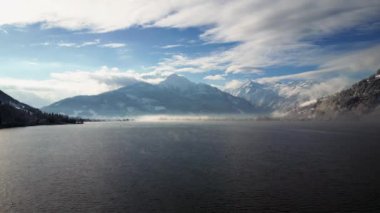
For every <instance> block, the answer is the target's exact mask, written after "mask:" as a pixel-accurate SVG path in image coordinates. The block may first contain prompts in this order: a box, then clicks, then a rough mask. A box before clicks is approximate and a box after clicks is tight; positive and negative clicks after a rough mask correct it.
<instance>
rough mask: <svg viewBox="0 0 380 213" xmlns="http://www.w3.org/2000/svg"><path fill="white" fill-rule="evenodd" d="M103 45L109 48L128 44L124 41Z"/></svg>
mask: <svg viewBox="0 0 380 213" xmlns="http://www.w3.org/2000/svg"><path fill="white" fill-rule="evenodd" d="M100 46H101V47H107V48H122V47H125V46H126V45H125V44H124V43H107V44H102V45H100Z"/></svg>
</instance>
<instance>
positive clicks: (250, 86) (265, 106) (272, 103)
mask: <svg viewBox="0 0 380 213" xmlns="http://www.w3.org/2000/svg"><path fill="white" fill-rule="evenodd" d="M314 84H315V82H312V81H296V80H292V81H289V80H287V81H280V82H276V83H271V84H269V83H266V84H262V83H258V82H255V81H252V80H249V81H247V82H245V83H243V84H242V85H241V86H240V87H238V88H235V89H231V90H228V91H227V92H229V93H230V94H232V95H234V96H237V97H241V98H244V99H245V100H247V101H249V102H250V103H251V104H252V105H253V106H254V107H255V108H256V109H258V110H261V111H262V112H268V113H270V112H274V111H280V112H286V111H289V110H290V109H293V108H294V107H296V106H298V105H300V104H302V103H304V102H306V101H309V100H310V97H308V96H306V95H304V94H303V93H302V91H305V90H307V89H308V88H310V87H312V86H313V85H314Z"/></svg>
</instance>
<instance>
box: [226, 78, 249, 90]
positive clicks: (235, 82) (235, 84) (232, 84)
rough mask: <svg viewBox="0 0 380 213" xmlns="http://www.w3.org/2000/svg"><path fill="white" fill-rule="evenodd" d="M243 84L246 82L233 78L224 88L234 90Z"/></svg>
mask: <svg viewBox="0 0 380 213" xmlns="http://www.w3.org/2000/svg"><path fill="white" fill-rule="evenodd" d="M243 84H244V81H240V80H231V81H229V82H226V84H225V85H224V90H226V91H228V90H234V89H237V88H239V87H241V86H242V85H243Z"/></svg>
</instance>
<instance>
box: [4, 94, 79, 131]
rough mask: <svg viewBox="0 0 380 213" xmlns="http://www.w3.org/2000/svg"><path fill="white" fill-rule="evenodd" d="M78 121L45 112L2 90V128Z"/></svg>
mask: <svg viewBox="0 0 380 213" xmlns="http://www.w3.org/2000/svg"><path fill="white" fill-rule="evenodd" d="M78 122H80V121H79V120H78V119H71V118H69V117H67V116H63V115H56V114H47V113H43V112H41V111H40V110H38V109H35V108H33V107H31V106H28V105H26V104H23V103H21V102H19V101H17V100H15V99H13V98H12V97H11V96H9V95H7V94H5V93H4V92H2V91H1V90H0V128H3V127H14V126H31V125H47V124H65V123H78Z"/></svg>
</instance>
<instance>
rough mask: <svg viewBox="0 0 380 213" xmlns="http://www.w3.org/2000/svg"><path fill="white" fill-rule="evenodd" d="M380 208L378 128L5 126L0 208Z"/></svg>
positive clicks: (300, 124)
mask: <svg viewBox="0 0 380 213" xmlns="http://www.w3.org/2000/svg"><path fill="white" fill-rule="evenodd" d="M287 211H292V212H380V125H379V124H375V123H368V122H367V123H364V122H361V123H354V122H353V123H344V122H340V123H337V122H333V123H328V122H318V123H311V122H274V121H262V122H236V121H235V122H234V121H228V122H165V123H149V122H113V123H112V122H110V123H88V124H85V125H65V126H38V127H27V128H14V129H6V130H0V212H287Z"/></svg>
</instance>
